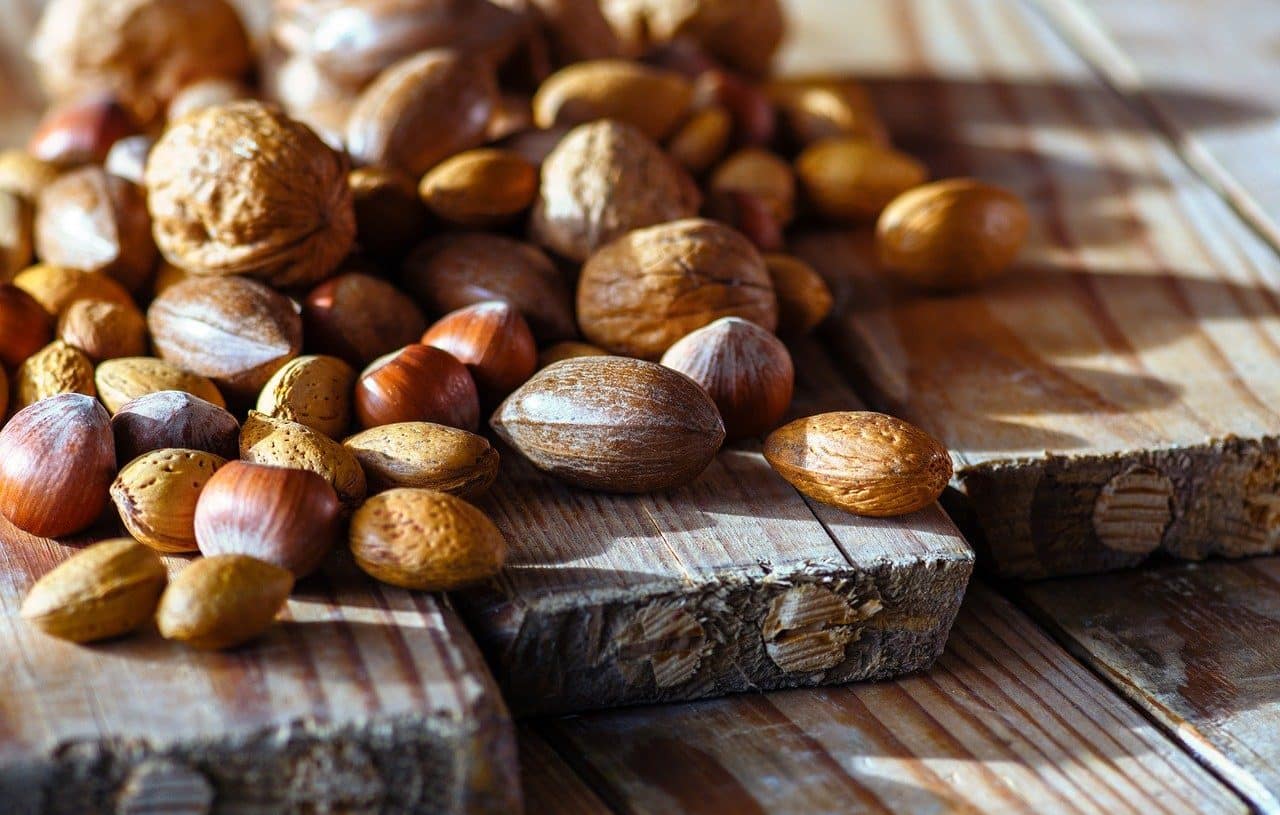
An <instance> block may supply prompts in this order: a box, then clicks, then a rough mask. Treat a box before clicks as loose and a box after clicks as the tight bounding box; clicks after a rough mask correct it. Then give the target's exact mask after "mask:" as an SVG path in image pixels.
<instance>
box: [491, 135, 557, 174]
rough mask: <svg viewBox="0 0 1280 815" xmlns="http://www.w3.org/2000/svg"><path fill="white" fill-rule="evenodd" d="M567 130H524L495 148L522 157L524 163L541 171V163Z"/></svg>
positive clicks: (506, 138) (508, 137)
mask: <svg viewBox="0 0 1280 815" xmlns="http://www.w3.org/2000/svg"><path fill="white" fill-rule="evenodd" d="M569 130H570V128H568V127H552V128H548V129H546V130H525V131H523V132H520V133H513V134H511V135H509V136H507V137H505V138H503V139H502V140H501V141H500V142H498V144H497V146H498V147H501V148H502V149H503V150H510V151H511V152H513V153H515V154H517V155H519V156H522V157H523V158H524V160H525V161H527V162H529V163H530V164H532V165H533V166H535V167H538V168H539V169H541V167H542V164H543V162H545V161H546V160H547V156H549V155H551V151H552V150H554V149H556V145H557V144H559V143H560V140H561V139H563V138H564V137H565V136H567V135H569Z"/></svg>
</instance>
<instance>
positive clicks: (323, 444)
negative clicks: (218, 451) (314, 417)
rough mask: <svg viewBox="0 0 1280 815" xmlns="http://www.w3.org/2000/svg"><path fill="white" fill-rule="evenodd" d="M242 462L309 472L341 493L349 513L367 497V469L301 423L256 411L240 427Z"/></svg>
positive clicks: (345, 449)
mask: <svg viewBox="0 0 1280 815" xmlns="http://www.w3.org/2000/svg"><path fill="white" fill-rule="evenodd" d="M240 459H241V461H251V462H253V463H254V464H267V465H270V466H272V467H291V468H293V469H295V470H310V471H311V472H313V473H315V474H316V475H318V476H320V477H321V478H323V479H324V480H325V481H326V482H327V483H328V484H329V486H331V487H333V489H334V491H335V492H337V493H338V500H340V501H341V502H342V505H343V506H344V507H345V508H346V509H347V510H348V511H350V510H353V509H355V508H356V507H358V506H359V505H360V502H361V501H363V500H364V496H365V489H366V488H365V480H364V470H362V469H360V463H359V462H357V461H356V457H355V456H354V455H352V453H351V451H350V450H348V449H347V448H345V447H343V446H342V445H341V444H339V443H338V442H336V441H334V440H333V439H331V438H329V437H328V436H326V435H325V434H323V433H321V432H319V431H316V430H313V429H311V428H310V427H307V426H306V425H304V424H300V423H299V422H292V421H289V420H288V419H276V418H273V417H271V416H267V415H266V414H263V413H259V412H258V411H256V410H251V411H249V417H248V418H247V419H245V420H244V426H243V427H241V428H240Z"/></svg>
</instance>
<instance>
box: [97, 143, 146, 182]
mask: <svg viewBox="0 0 1280 815" xmlns="http://www.w3.org/2000/svg"><path fill="white" fill-rule="evenodd" d="M155 143H156V140H155V139H153V138H152V137H150V136H148V135H145V134H139V135H137V136H126V137H124V138H123V139H120V140H119V141H118V142H116V143H115V144H113V145H111V150H110V151H108V152H107V160H106V161H105V162H104V163H103V165H102V169H104V170H106V171H107V172H108V173H109V174H111V175H114V176H118V177H119V178H123V179H124V180H125V181H128V182H130V183H131V184H137V185H138V186H139V187H141V186H142V185H143V184H145V183H146V172H147V156H149V155H151V148H152V147H154V146H155Z"/></svg>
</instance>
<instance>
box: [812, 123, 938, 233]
mask: <svg viewBox="0 0 1280 815" xmlns="http://www.w3.org/2000/svg"><path fill="white" fill-rule="evenodd" d="M796 175H797V176H798V177H799V179H800V184H801V187H802V188H803V189H804V194H805V197H806V198H807V199H808V201H809V204H810V206H811V207H812V208H813V210H814V212H816V213H817V214H818V215H819V216H821V217H823V218H826V219H828V220H832V221H852V222H858V221H872V220H875V218H876V216H877V215H879V214H880V210H882V209H884V207H885V205H886V204H888V203H889V202H890V201H892V200H893V199H894V198H896V197H897V196H898V195H899V194H901V193H903V192H906V191H907V190H909V189H911V188H912V187H916V186H919V185H920V184H923V183H924V182H925V179H927V178H928V175H929V174H928V170H926V169H925V166H924V165H923V164H921V163H920V162H919V161H917V160H916V159H915V158H913V157H912V156H909V155H907V154H906V153H902V152H899V151H897V150H894V149H892V148H889V147H880V146H879V145H877V144H874V143H873V142H869V141H867V140H865V139H824V140H823V141H820V142H816V143H814V144H812V145H810V146H809V147H806V148H805V150H804V152H803V153H801V154H800V155H799V156H797V157H796Z"/></svg>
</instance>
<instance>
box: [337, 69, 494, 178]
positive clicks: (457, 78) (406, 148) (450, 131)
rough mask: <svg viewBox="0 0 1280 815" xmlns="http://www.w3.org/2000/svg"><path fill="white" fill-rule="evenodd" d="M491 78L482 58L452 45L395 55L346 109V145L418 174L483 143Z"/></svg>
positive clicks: (366, 157) (358, 156)
mask: <svg viewBox="0 0 1280 815" xmlns="http://www.w3.org/2000/svg"><path fill="white" fill-rule="evenodd" d="M497 106H498V85H497V80H496V79H495V78H494V75H493V69H492V68H491V67H490V66H489V65H487V64H485V63H484V61H482V60H480V59H478V58H476V57H474V56H471V55H467V54H463V53H461V52H459V51H454V50H445V49H440V50H434V51H426V52H423V53H421V54H417V55H415V56H411V57H408V58H407V59H405V60H403V61H401V62H398V63H396V64H395V65H393V66H391V67H390V68H388V69H387V70H386V71H384V72H383V73H382V74H380V75H379V76H378V78H377V79H375V80H374V81H373V82H372V83H370V85H369V87H367V88H365V89H364V91H362V92H361V94H360V98H359V99H357V100H356V103H355V105H354V106H353V107H352V108H351V113H350V115H349V116H348V117H347V128H346V146H347V152H348V153H350V154H351V157H352V158H353V159H354V160H355V162H356V163H357V164H381V165H386V166H389V167H394V168H396V169H399V170H403V171H404V172H407V173H409V174H410V175H413V176H420V175H422V174H423V173H425V172H426V171H427V170H429V169H431V168H432V167H434V166H435V165H436V164H438V163H439V162H440V161H442V160H444V159H446V158H448V157H449V156H451V155H453V154H454V153H458V152H461V151H463V150H466V149H468V148H471V147H478V146H479V145H481V144H483V143H484V139H485V134H486V131H487V129H488V127H489V119H490V118H491V117H492V116H493V114H494V111H495V110H496V109H497Z"/></svg>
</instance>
